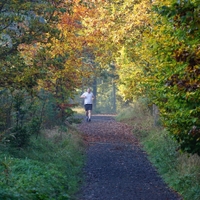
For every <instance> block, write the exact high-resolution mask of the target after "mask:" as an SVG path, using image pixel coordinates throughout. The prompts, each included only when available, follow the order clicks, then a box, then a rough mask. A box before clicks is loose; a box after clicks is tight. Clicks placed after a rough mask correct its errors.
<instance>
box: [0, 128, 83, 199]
mask: <svg viewBox="0 0 200 200" xmlns="http://www.w3.org/2000/svg"><path fill="white" fill-rule="evenodd" d="M82 150H83V145H82V143H81V139H80V136H79V134H78V133H77V132H76V131H75V130H68V131H67V132H66V130H65V131H63V130H60V129H59V128H55V129H53V130H46V131H45V132H44V133H43V134H42V135H40V136H38V137H37V138H36V137H32V138H31V141H30V144H29V146H28V147H27V148H26V149H16V148H6V147H5V146H3V145H1V146H0V173H1V176H0V199H4V200H30V199H31V200H47V199H48V200H53V199H56V200H66V199H73V195H74V194H75V193H76V192H77V190H78V187H79V184H80V182H81V178H80V177H81V176H80V174H79V173H80V170H81V168H82V165H83V159H84V158H83V152H82Z"/></svg>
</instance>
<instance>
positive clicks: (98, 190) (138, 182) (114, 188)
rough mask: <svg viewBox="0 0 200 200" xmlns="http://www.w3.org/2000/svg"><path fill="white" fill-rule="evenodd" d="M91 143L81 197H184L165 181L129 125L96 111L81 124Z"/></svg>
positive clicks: (85, 199)
mask: <svg viewBox="0 0 200 200" xmlns="http://www.w3.org/2000/svg"><path fill="white" fill-rule="evenodd" d="M78 128H79V129H80V130H81V132H82V133H83V137H84V139H85V141H86V142H87V144H88V148H87V162H86V165H85V168H84V174H85V183H84V185H83V186H82V188H81V191H80V192H79V194H78V195H77V199H78V200H112V199H113V200H181V197H180V196H179V195H178V194H177V193H175V192H174V191H172V190H170V189H169V188H168V187H167V185H166V184H165V183H164V182H163V181H162V179H161V178H160V176H159V175H158V173H157V171H156V169H155V168H154V167H153V166H152V165H151V163H150V162H149V161H148V159H147V155H146V153H145V152H144V151H142V150H141V148H140V145H139V143H138V141H137V140H136V138H135V137H134V136H133V134H132V131H131V129H130V127H129V126H128V125H125V124H123V123H120V122H116V121H115V120H114V118H113V116H111V115H110V116H109V115H95V116H93V118H92V122H85V121H83V122H82V123H81V124H80V125H79V127H78Z"/></svg>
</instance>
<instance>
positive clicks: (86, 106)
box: [84, 104, 92, 111]
mask: <svg viewBox="0 0 200 200" xmlns="http://www.w3.org/2000/svg"><path fill="white" fill-rule="evenodd" d="M84 106H85V111H88V110H92V104H85V105H84Z"/></svg>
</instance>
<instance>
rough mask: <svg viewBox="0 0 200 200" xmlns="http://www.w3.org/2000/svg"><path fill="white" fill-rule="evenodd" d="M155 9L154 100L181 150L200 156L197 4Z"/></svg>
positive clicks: (152, 75)
mask: <svg viewBox="0 0 200 200" xmlns="http://www.w3.org/2000/svg"><path fill="white" fill-rule="evenodd" d="M155 8H156V9H155V10H156V12H157V13H158V14H159V18H157V19H154V20H155V21H154V26H155V29H154V30H153V34H155V36H153V37H152V38H151V39H150V40H149V41H148V42H147V43H149V44H148V45H149V46H151V55H152V56H153V55H154V58H156V61H155V64H156V66H155V65H154V66H151V67H150V68H149V71H150V72H149V80H150V81H151V82H150V81H149V83H150V86H151V90H150V91H149V94H150V98H151V99H152V100H153V101H154V103H155V104H157V105H158V106H159V108H160V113H161V119H162V122H163V125H164V126H165V127H166V128H167V129H168V130H169V132H170V133H171V134H172V135H173V137H174V138H175V139H176V140H177V141H178V142H179V144H180V148H181V149H182V150H183V151H186V152H189V153H192V154H195V153H197V154H199V155H200V140H199V139H200V121H199V117H198V116H199V114H200V109H199V106H200V105H199V103H198V102H199V101H198V99H199V95H200V93H199V92H200V90H199V65H200V62H199V58H200V57H199V56H200V54H199V42H200V41H199V38H200V35H199V28H198V24H199V22H198V18H197V17H196V16H197V15H199V9H198V8H197V1H194V2H187V3H182V4H170V5H169V6H163V5H162V3H161V4H159V5H158V6H157V7H155ZM158 24H159V25H158ZM161 26H162V29H160V30H158V28H159V27H161ZM158 36H160V37H158ZM153 40H154V41H153ZM164 40H166V41H167V43H166V42H164ZM152 41H153V43H152ZM150 42H151V44H150ZM152 80H154V81H152Z"/></svg>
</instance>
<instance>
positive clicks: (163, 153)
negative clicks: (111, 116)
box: [117, 103, 200, 200]
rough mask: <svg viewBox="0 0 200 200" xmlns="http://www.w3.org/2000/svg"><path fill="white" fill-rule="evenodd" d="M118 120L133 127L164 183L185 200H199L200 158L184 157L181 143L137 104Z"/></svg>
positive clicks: (195, 156) (125, 111)
mask: <svg viewBox="0 0 200 200" xmlns="http://www.w3.org/2000/svg"><path fill="white" fill-rule="evenodd" d="M117 120H119V121H123V122H125V123H128V124H129V125H130V126H132V129H133V134H134V135H136V136H137V138H138V139H139V140H140V142H141V144H142V147H143V148H144V150H145V151H146V152H147V153H148V155H149V160H150V161H151V162H152V164H153V165H154V166H155V167H156V168H157V170H158V172H159V174H160V175H161V176H162V177H163V180H164V181H165V182H166V183H167V184H168V185H169V186H170V187H171V188H173V189H174V190H176V191H177V192H178V193H179V194H180V195H181V196H182V197H183V199H185V200H191V199H192V200H199V199H200V157H199V156H198V155H189V154H187V153H181V152H180V151H179V150H178V143H177V142H176V141H174V140H173V139H172V138H171V137H170V135H169V134H168V132H167V131H166V130H165V129H164V128H162V127H155V126H154V125H153V124H154V123H153V122H154V119H153V117H152V116H151V114H150V112H149V110H148V109H147V108H146V107H145V106H144V105H141V104H140V103H135V104H134V105H132V106H131V107H129V108H126V109H124V110H122V111H121V112H120V113H119V115H118V116H117Z"/></svg>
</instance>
